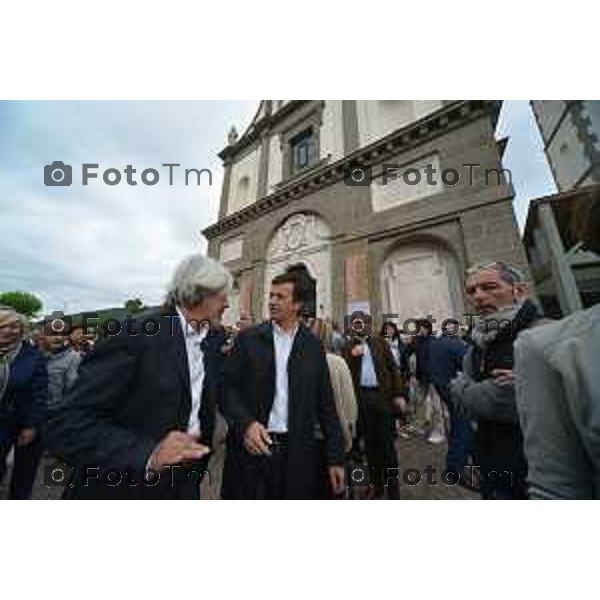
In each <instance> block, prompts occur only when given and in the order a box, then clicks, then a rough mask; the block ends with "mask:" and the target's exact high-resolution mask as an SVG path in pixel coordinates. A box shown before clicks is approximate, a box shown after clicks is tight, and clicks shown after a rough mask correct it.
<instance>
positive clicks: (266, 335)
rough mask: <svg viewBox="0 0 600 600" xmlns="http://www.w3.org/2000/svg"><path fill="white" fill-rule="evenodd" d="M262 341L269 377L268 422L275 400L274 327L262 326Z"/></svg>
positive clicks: (265, 400)
mask: <svg viewBox="0 0 600 600" xmlns="http://www.w3.org/2000/svg"><path fill="white" fill-rule="evenodd" d="M259 333H260V339H261V340H262V341H263V343H264V352H265V354H264V357H265V361H266V364H265V368H266V372H267V375H268V378H267V381H268V382H269V390H268V393H267V395H266V398H265V399H264V407H265V414H266V418H267V420H268V418H269V415H270V414H271V408H273V401H274V400H275V385H276V384H275V341H274V340H273V325H272V324H271V323H263V324H262V325H260V332H259Z"/></svg>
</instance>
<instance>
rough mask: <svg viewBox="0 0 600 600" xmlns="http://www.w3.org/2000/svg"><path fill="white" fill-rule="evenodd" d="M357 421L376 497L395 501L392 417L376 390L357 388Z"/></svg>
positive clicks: (397, 489)
mask: <svg viewBox="0 0 600 600" xmlns="http://www.w3.org/2000/svg"><path fill="white" fill-rule="evenodd" d="M359 419H360V420H361V421H362V423H361V430H362V434H363V436H364V441H365V453H366V455H367V462H368V463H369V470H370V473H371V482H372V484H373V486H374V487H375V491H376V494H377V496H378V497H383V496H384V495H387V497H388V498H389V499H390V500H397V499H399V498H400V485H399V481H398V477H399V468H398V456H397V454H396V448H395V446H394V433H395V417H394V414H393V412H392V409H391V407H390V406H389V405H388V403H387V402H386V401H385V399H384V398H383V396H382V395H381V392H380V391H379V390H378V389H369V388H360V393H359Z"/></svg>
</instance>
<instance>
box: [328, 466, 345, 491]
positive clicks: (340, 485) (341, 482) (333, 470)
mask: <svg viewBox="0 0 600 600" xmlns="http://www.w3.org/2000/svg"><path fill="white" fill-rule="evenodd" d="M329 483H330V484H331V489H332V491H333V493H334V494H335V495H336V496H339V495H340V494H342V493H343V492H344V487H345V485H346V473H345V471H344V467H340V466H333V467H329Z"/></svg>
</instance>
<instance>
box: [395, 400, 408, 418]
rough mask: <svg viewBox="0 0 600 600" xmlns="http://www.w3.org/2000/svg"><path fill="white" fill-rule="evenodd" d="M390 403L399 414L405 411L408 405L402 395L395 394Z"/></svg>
mask: <svg viewBox="0 0 600 600" xmlns="http://www.w3.org/2000/svg"><path fill="white" fill-rule="evenodd" d="M392 405H393V407H394V408H395V409H396V410H397V411H399V412H400V413H401V414H404V413H405V412H406V409H407V407H408V404H407V402H406V398H404V396H396V397H395V398H393V399H392Z"/></svg>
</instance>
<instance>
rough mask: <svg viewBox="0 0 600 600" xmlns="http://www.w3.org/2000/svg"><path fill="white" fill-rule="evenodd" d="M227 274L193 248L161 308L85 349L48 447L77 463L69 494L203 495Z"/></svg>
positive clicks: (129, 496) (55, 419) (117, 496)
mask: <svg viewBox="0 0 600 600" xmlns="http://www.w3.org/2000/svg"><path fill="white" fill-rule="evenodd" d="M229 282H230V275H229V273H228V272H227V270H226V269H225V268H224V267H223V266H222V265H221V264H220V263H218V262H217V261H215V260H212V259H209V258H206V257H204V256H201V255H193V256H190V257H188V258H187V259H185V260H184V261H183V262H182V263H181V265H180V266H179V267H178V269H177V270H176V272H175V275H174V278H173V282H172V284H171V288H170V291H169V293H168V295H167V300H166V302H165V305H164V306H163V307H162V308H161V309H159V310H157V311H152V312H148V313H143V314H140V315H136V317H135V323H134V322H133V320H132V319H131V317H128V319H127V320H126V321H125V323H124V324H123V326H122V328H121V331H120V333H119V334H118V335H114V336H109V337H108V339H107V340H105V341H103V342H101V343H99V344H98V346H97V347H96V348H95V349H94V351H93V352H92V353H91V354H90V355H89V356H88V357H87V358H86V360H85V361H84V363H83V365H82V367H81V370H80V376H79V379H78V380H77V382H76V383H75V385H74V386H73V388H72V389H71V391H70V393H69V394H68V396H67V400H66V403H65V406H64V408H62V409H61V410H60V411H59V412H58V413H57V414H56V416H55V417H53V419H52V420H51V423H50V427H49V436H50V440H49V445H50V450H51V451H52V453H53V454H55V455H56V456H58V457H59V458H61V459H63V460H64V461H65V462H66V463H67V464H69V465H70V466H72V467H74V468H75V473H74V477H73V480H72V484H71V486H70V487H68V488H67V489H66V491H65V495H64V497H66V498H102V499H111V498H115V499H198V498H199V482H200V481H199V480H200V479H201V477H202V474H203V473H204V472H205V469H206V464H207V461H208V454H209V452H210V446H211V443H212V433H213V429H214V419H215V403H216V394H217V374H218V371H219V369H220V366H219V360H220V353H219V352H218V346H219V344H215V343H211V339H212V334H211V324H212V322H214V321H215V320H217V319H218V318H219V317H220V316H221V314H222V313H223V311H224V309H225V308H226V307H227V296H226V291H227V288H228V286H229ZM47 483H50V484H52V482H47Z"/></svg>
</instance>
